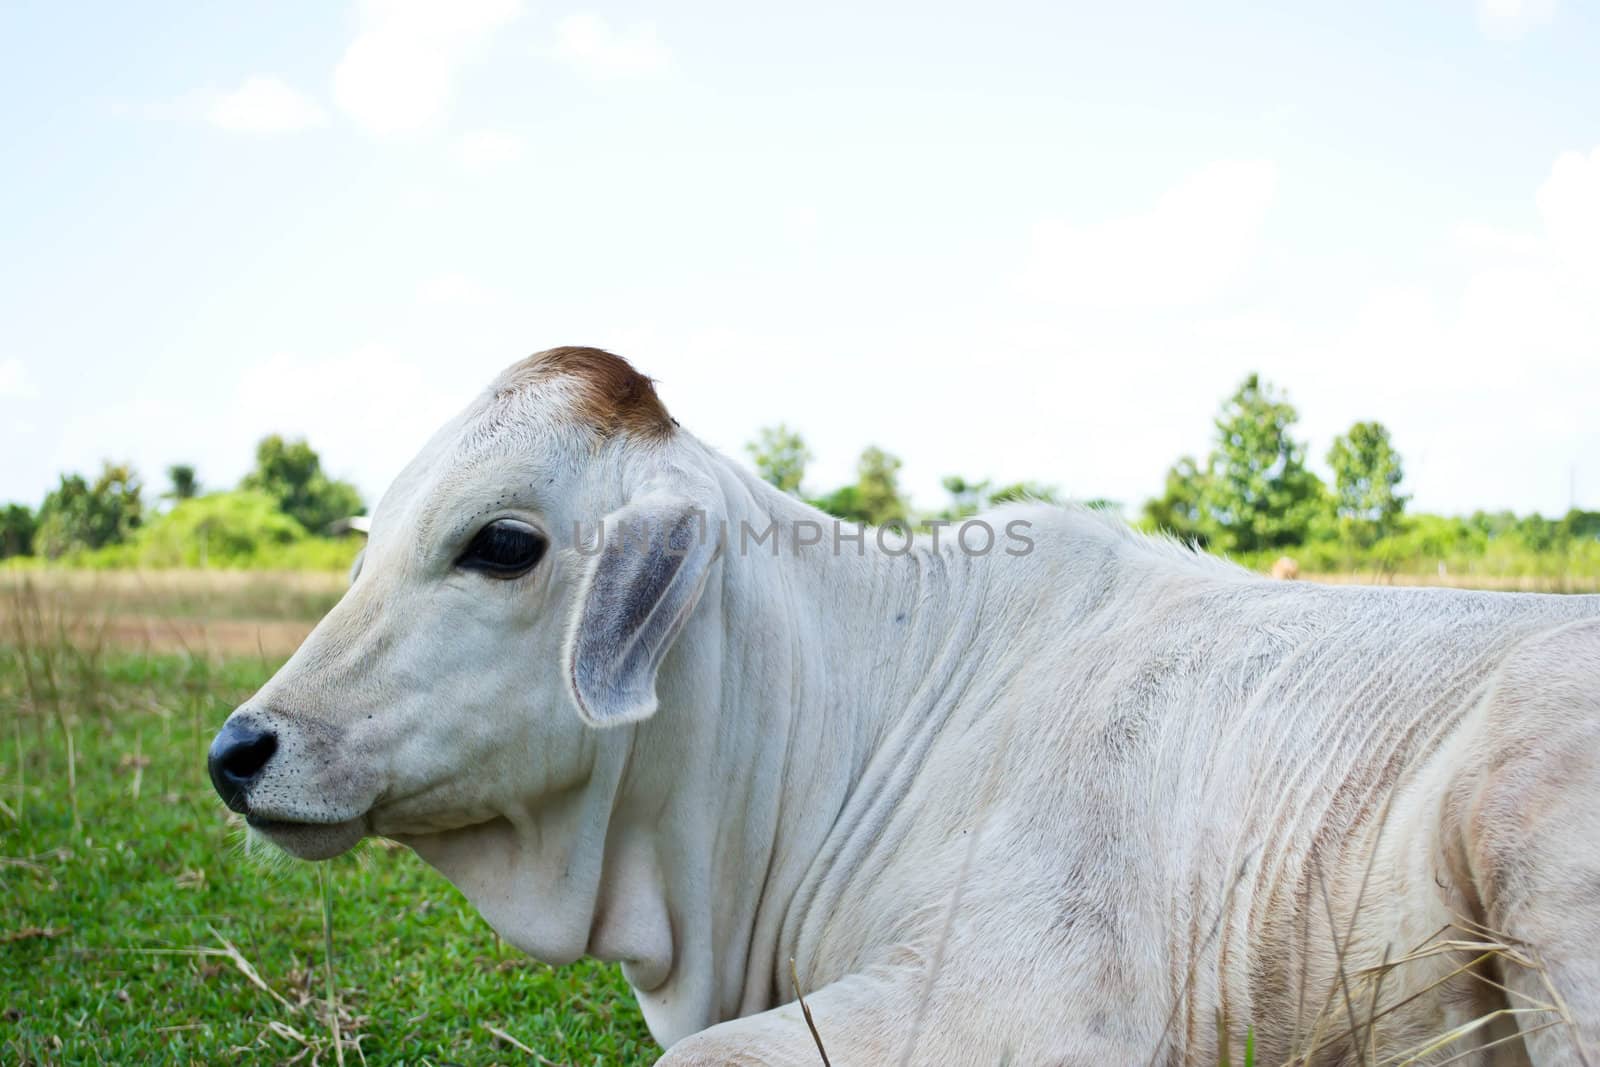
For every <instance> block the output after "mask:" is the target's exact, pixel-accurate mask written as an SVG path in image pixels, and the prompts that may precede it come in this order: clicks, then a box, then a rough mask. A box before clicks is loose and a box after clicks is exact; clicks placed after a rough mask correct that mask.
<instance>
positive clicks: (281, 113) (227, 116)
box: [206, 75, 328, 134]
mask: <svg viewBox="0 0 1600 1067" xmlns="http://www.w3.org/2000/svg"><path fill="white" fill-rule="evenodd" d="M206 119H207V121H209V122H210V123H211V124H212V125H213V126H217V127H220V128H221V129H224V130H228V131H230V132H232V133H268V134H270V133H294V132H295V131H297V130H304V129H308V128H310V127H312V126H324V125H326V124H327V122H328V116H327V115H326V114H325V113H324V112H323V110H322V108H321V106H319V105H318V104H317V102H316V101H315V100H313V99H311V98H310V97H309V96H306V95H305V94H304V93H302V92H300V91H298V90H296V89H293V88H291V87H289V86H288V85H285V84H284V83H283V82H282V81H280V80H278V79H277V78H270V77H265V76H262V75H256V76H255V77H251V78H246V79H245V80H244V84H242V85H240V86H239V88H237V89H235V90H234V91H233V92H231V93H223V94H222V95H220V96H218V97H216V98H215V99H213V100H212V101H211V104H210V106H209V107H207V108H206Z"/></svg>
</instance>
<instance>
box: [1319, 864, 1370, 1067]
mask: <svg viewBox="0 0 1600 1067" xmlns="http://www.w3.org/2000/svg"><path fill="white" fill-rule="evenodd" d="M1317 883H1318V884H1319V885H1320V886H1321V887H1322V906H1323V908H1324V910H1326V911H1327V913H1328V936H1329V937H1330V938H1332V939H1333V955H1334V959H1335V960H1336V963H1337V966H1338V968H1339V985H1340V987H1341V988H1342V989H1343V991H1344V1008H1345V1012H1346V1013H1347V1014H1348V1015H1349V1016H1350V1033H1351V1034H1352V1035H1359V1034H1360V1032H1361V1027H1360V1026H1359V1025H1358V1024H1357V1023H1356V1005H1355V1000H1354V998H1352V997H1351V995H1350V976H1349V973H1348V972H1347V971H1346V969H1345V963H1344V947H1345V942H1344V940H1343V939H1341V938H1340V937H1339V931H1338V929H1337V927H1338V921H1337V920H1336V919H1334V917H1333V898H1332V897H1330V896H1329V895H1328V879H1327V877H1326V876H1325V875H1324V873H1323V870H1322V862H1321V859H1320V857H1319V858H1318V860H1317ZM1354 1048H1355V1052H1356V1061H1357V1062H1358V1063H1360V1064H1361V1065H1362V1067H1366V1063H1367V1054H1366V1051H1365V1050H1364V1049H1362V1047H1361V1041H1360V1038H1359V1036H1357V1039H1356V1041H1355V1044H1354Z"/></svg>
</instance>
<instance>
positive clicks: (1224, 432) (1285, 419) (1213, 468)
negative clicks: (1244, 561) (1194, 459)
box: [1201, 374, 1327, 552]
mask: <svg viewBox="0 0 1600 1067" xmlns="http://www.w3.org/2000/svg"><path fill="white" fill-rule="evenodd" d="M1298 418H1299V415H1298V414H1297V413H1296V412H1295V409H1294V407H1293V405H1291V404H1290V403H1289V401H1288V399H1287V398H1286V397H1284V396H1283V395H1282V394H1281V393H1279V392H1278V391H1277V390H1275V389H1274V388H1273V387H1272V386H1271V385H1269V384H1267V383H1264V382H1262V381H1261V379H1260V377H1259V376H1258V375H1255V374H1251V375H1250V376H1249V377H1247V378H1245V380H1244V381H1243V382H1242V383H1241V384H1240V385H1239V388H1238V390H1237V391H1235V392H1234V394H1233V396H1231V397H1229V398H1228V400H1227V402H1226V403H1224V404H1223V406H1222V411H1221V412H1220V413H1219V414H1218V415H1217V419H1216V423H1215V425H1216V429H1217V438H1216V447H1215V449H1214V450H1213V451H1212V453H1211V460H1210V466H1209V470H1208V471H1207V473H1206V478H1205V481H1204V486H1205V492H1204V495H1203V496H1202V498H1201V499H1202V503H1203V510H1204V513H1205V519H1204V522H1203V527H1204V528H1205V531H1206V533H1207V535H1208V539H1209V540H1210V541H1211V542H1212V543H1213V544H1214V545H1215V546H1216V547H1218V548H1222V549H1224V550H1228V551H1236V552H1256V551H1261V550H1263V549H1276V548H1287V547H1289V546H1292V545H1298V544H1300V543H1302V542H1303V541H1304V540H1305V536H1306V532H1307V531H1308V530H1309V529H1310V526H1311V523H1312V520H1313V519H1315V518H1316V517H1317V512H1318V511H1319V510H1320V509H1322V508H1323V507H1324V506H1325V500H1326V495H1327V494H1326V490H1325V489H1324V488H1323V485H1322V480H1321V479H1320V478H1318V477H1317V476H1316V475H1315V474H1313V473H1312V472H1311V471H1310V470H1308V469H1307V468H1306V465H1305V446H1304V445H1303V444H1301V443H1300V442H1298V441H1296V440H1294V438H1292V437H1291V436H1290V435H1289V430H1290V428H1291V427H1292V426H1293V425H1294V424H1295V422H1296V421H1297V420H1298Z"/></svg>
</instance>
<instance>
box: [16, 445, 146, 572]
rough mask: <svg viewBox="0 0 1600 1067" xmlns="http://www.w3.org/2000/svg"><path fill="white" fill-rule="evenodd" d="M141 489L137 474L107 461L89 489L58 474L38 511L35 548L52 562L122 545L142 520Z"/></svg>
mask: <svg viewBox="0 0 1600 1067" xmlns="http://www.w3.org/2000/svg"><path fill="white" fill-rule="evenodd" d="M143 488H144V487H143V485H142V484H141V483H140V481H139V475H138V472H136V471H135V470H134V469H133V468H132V467H131V466H129V465H128V464H126V463H111V462H109V461H108V462H106V463H105V464H104V465H103V466H102V467H101V470H100V476H99V477H98V478H96V479H95V482H94V484H93V485H90V484H89V483H88V482H87V481H86V480H85V479H84V477H83V476H82V475H79V474H63V475H62V476H61V484H60V485H59V486H58V487H57V488H56V489H54V490H52V491H51V493H50V495H49V496H46V497H45V498H44V503H43V504H42V505H40V507H39V526H38V530H37V532H36V533H35V535H34V543H35V545H36V547H37V548H38V550H39V551H41V552H42V553H43V554H44V555H46V556H48V557H50V558H51V559H55V558H57V557H59V556H62V555H64V554H66V553H68V552H72V551H76V550H79V549H96V548H104V547H105V546H106V545H114V544H118V543H120V542H122V541H125V540H127V537H128V535H129V534H130V533H132V532H133V531H134V530H136V529H137V528H138V527H139V524H140V523H141V522H142V521H143V520H144V504H143V501H142V500H141V499H140V494H141V492H142V491H143Z"/></svg>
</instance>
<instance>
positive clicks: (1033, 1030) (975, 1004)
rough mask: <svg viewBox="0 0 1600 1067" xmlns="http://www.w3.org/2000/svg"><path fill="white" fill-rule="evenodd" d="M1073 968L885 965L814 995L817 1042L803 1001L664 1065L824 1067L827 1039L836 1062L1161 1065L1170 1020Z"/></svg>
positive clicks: (718, 1032) (700, 1037)
mask: <svg viewBox="0 0 1600 1067" xmlns="http://www.w3.org/2000/svg"><path fill="white" fill-rule="evenodd" d="M1064 970H1065V969H1052V971H1051V974H1050V984H1049V985H1048V986H1040V985H1037V984H1030V981H1029V973H1028V972H1027V970H1026V969H1018V970H1017V972H1016V973H1015V974H1010V975H1008V974H1007V972H1006V969H1005V967H1004V965H1003V964H1001V965H999V966H995V965H993V961H989V963H987V964H986V965H985V967H984V968H983V969H982V970H981V973H976V974H973V973H967V972H963V973H957V971H956V969H955V968H954V966H953V965H950V964H948V963H947V966H946V967H944V968H942V969H941V971H940V975H939V980H938V981H937V982H936V983H935V988H934V990H933V991H932V992H931V993H930V992H929V991H928V987H927V983H926V974H925V972H924V971H923V970H922V968H921V966H920V965H917V964H912V965H907V966H902V967H882V968H874V969H872V970H869V971H867V972H865V973H860V974H854V975H850V976H848V977H845V978H842V979H840V980H839V981H837V982H834V983H832V984H831V985H827V986H824V987H822V988H821V989H818V990H816V991H815V992H812V993H807V994H806V1006H807V1007H808V1008H810V1009H811V1015H812V1019H813V1021H814V1022H815V1024H816V1028H817V1035H818V1036H817V1038H813V1037H812V1034H811V1030H810V1028H809V1027H808V1026H807V1025H806V1020H805V1016H804V1014H803V1013H802V1012H801V1010H800V1005H799V1004H798V1003H790V1004H785V1005H783V1006H782V1007H779V1008H774V1009H772V1010H771V1011H766V1012H762V1013H761V1014H759V1015H751V1016H749V1017H747V1018H744V1019H735V1020H734V1021H732V1022H726V1023H722V1024H721V1025H719V1026H713V1027H711V1028H710V1029H709V1030H702V1031H701V1032H700V1033H698V1034H694V1035H693V1036H691V1037H688V1038H685V1039H684V1040H682V1041H680V1042H678V1043H677V1044H675V1045H673V1046H672V1047H671V1048H670V1049H668V1050H667V1054H666V1056H665V1057H663V1058H662V1060H661V1063H662V1064H663V1065H666V1067H691V1065H692V1067H711V1065H713V1064H715V1065H718V1067H720V1065H723V1064H739V1065H741V1067H746V1065H748V1067H820V1065H821V1064H822V1062H823V1060H822V1053H821V1051H820V1050H819V1049H818V1047H817V1046H818V1040H819V1039H820V1042H821V1045H822V1049H823V1050H826V1052H827V1055H828V1060H829V1062H831V1063H833V1064H835V1065H836V1067H861V1065H866V1064H873V1065H882V1067H894V1065H896V1064H899V1063H902V1062H904V1063H909V1064H912V1065H914V1067H924V1065H927V1064H957V1063H959V1064H969V1063H970V1064H976V1065H982V1067H987V1065H999V1064H1008V1063H1009V1064H1049V1065H1051V1067H1101V1065H1103V1064H1107V1063H1134V1064H1138V1063H1149V1062H1152V1061H1153V1059H1154V1057H1153V1055H1152V1052H1153V1050H1155V1049H1157V1048H1159V1047H1160V1044H1161V1036H1160V1033H1159V1028H1160V1020H1159V1019H1155V1020H1150V1021H1149V1022H1150V1025H1148V1026H1145V1027H1142V1028H1137V1027H1129V1026H1126V1025H1123V1024H1124V1023H1126V1022H1127V1018H1128V1017H1131V1016H1133V1015H1134V1014H1135V1013H1134V1011H1133V1010H1132V1007H1131V1006H1130V1005H1129V1004H1127V1003H1126V1002H1119V1003H1117V1004H1116V1005H1115V1006H1112V1005H1110V1004H1107V1003H1105V998H1104V996H1103V993H1100V992H1098V991H1096V990H1094V989H1092V988H1089V987H1088V986H1087V985H1086V984H1083V983H1078V984H1076V985H1074V984H1072V975H1071V973H1070V972H1068V973H1062V972H1063V971H1064ZM1035 977H1036V976H1035ZM925 998H927V1000H928V1003H927V1005H926V1007H923V1008H921V1010H919V1005H921V1003H922V1001H923V1000H924V999H925ZM1117 1009H1121V1011H1120V1012H1119V1011H1117ZM1134 1035H1138V1036H1137V1038H1136V1037H1135V1036H1134Z"/></svg>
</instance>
